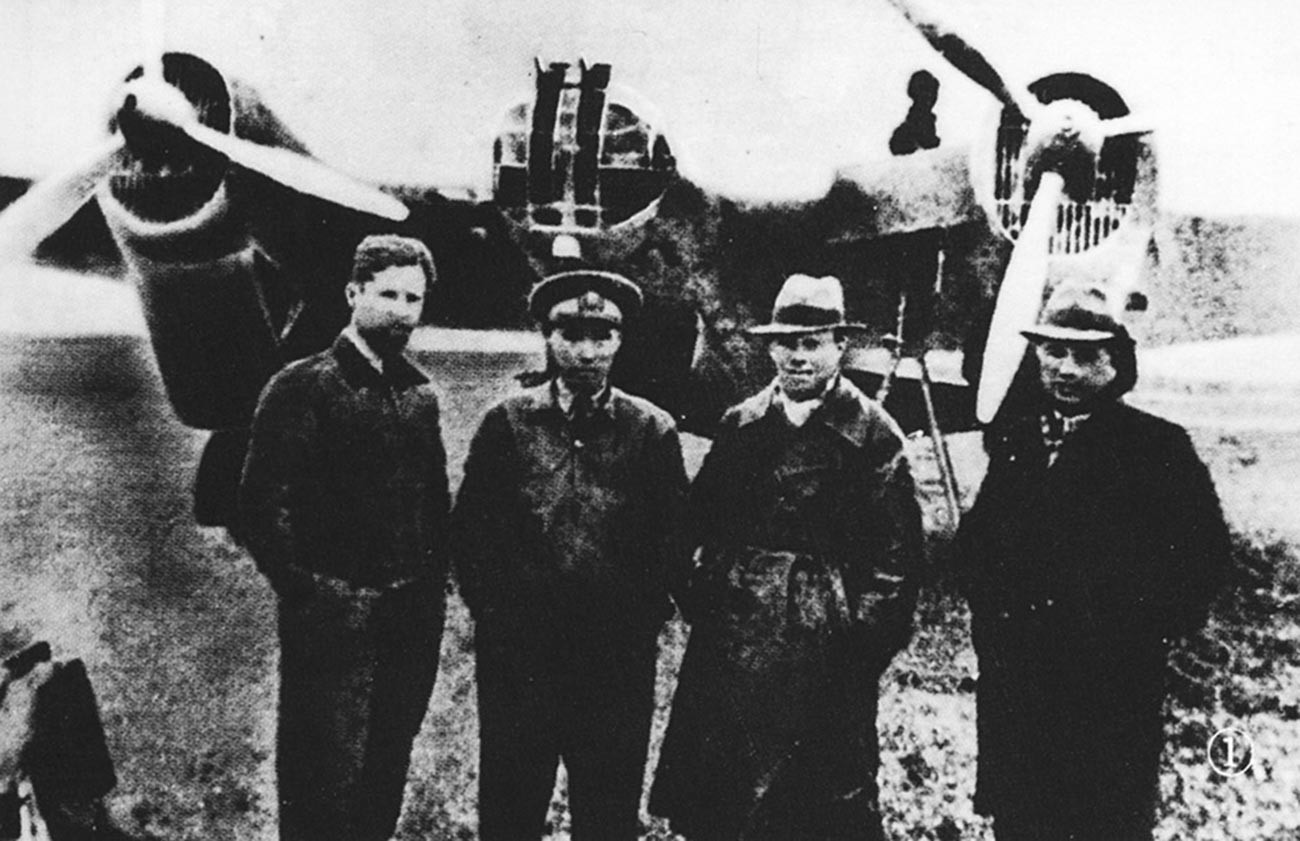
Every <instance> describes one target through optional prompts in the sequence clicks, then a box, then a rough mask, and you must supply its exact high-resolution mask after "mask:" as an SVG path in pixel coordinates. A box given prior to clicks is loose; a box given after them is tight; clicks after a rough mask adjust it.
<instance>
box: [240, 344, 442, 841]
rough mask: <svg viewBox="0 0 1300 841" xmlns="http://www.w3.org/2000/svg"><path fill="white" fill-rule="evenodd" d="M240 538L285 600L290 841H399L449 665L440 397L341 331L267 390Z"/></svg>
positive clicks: (282, 782)
mask: <svg viewBox="0 0 1300 841" xmlns="http://www.w3.org/2000/svg"><path fill="white" fill-rule="evenodd" d="M240 506H241V516H242V519H241V528H242V530H243V536H244V538H245V540H246V541H247V544H248V546H249V549H250V550H251V552H252V555H253V558H254V560H255V561H256V562H257V565H258V568H259V569H261V570H262V572H263V573H265V574H266V576H267V578H268V579H269V580H270V582H271V585H272V586H273V587H274V588H275V590H276V593H277V594H278V595H279V597H280V599H279V628H280V720H279V731H278V734H277V742H276V769H277V775H278V782H279V795H280V837H281V838H282V839H283V841H290V839H303V841H316V839H320V838H333V837H339V838H341V837H347V838H353V839H387V838H389V837H390V836H391V835H392V832H393V829H394V826H395V824H396V821H397V817H398V814H399V811H400V808H401V803H402V793H403V788H404V786H405V783H406V769H407V766H408V762H409V759H410V749H411V743H412V740H413V739H414V737H415V735H416V733H417V732H418V731H419V728H420V723H421V721H423V719H424V714H425V710H426V708H427V705H428V702H429V697H430V694H431V692H432V690H433V683H434V678H435V675H436V674H437V669H438V653H439V651H438V649H439V643H440V640H441V636H442V626H443V617H444V610H445V608H444V605H445V598H446V581H447V574H448V573H447V563H448V562H447V555H446V541H447V534H446V532H447V518H448V508H449V493H448V486H447V464H446V453H445V450H444V448H443V444H442V437H441V427H440V423H439V409H438V399H437V396H436V395H435V393H434V390H433V387H432V385H431V384H430V383H429V380H428V378H427V377H426V376H425V375H424V374H423V373H422V372H420V371H419V370H417V369H416V368H415V367H414V366H413V365H411V364H409V363H407V362H406V361H405V360H403V359H393V360H390V361H389V362H388V363H387V367H386V370H385V372H384V374H383V375H381V374H380V373H379V371H377V370H376V369H375V368H374V367H372V366H371V365H370V363H369V362H367V361H366V359H365V358H364V357H363V356H362V355H361V353H360V351H359V350H358V349H357V347H356V345H354V344H353V343H352V341H351V340H350V339H348V338H347V337H344V336H341V337H339V339H338V340H337V341H336V342H335V343H334V345H333V347H332V348H330V349H328V350H326V351H324V352H322V353H319V354H316V355H315V356H312V357H309V358H307V359H304V360H301V361H299V362H296V363H294V364H292V365H290V366H288V367H287V368H285V369H284V370H283V371H281V372H280V373H279V374H277V375H276V376H275V377H274V378H272V380H271V381H270V383H269V384H268V385H267V387H266V389H265V390H264V391H263V393H262V397H261V401H260V403H259V405H258V409H257V414H256V417H255V419H254V423H253V432H252V443H251V446H250V448H249V453H248V458H247V461H246V463H245V466H244V476H243V482H242V484H241V487H240Z"/></svg>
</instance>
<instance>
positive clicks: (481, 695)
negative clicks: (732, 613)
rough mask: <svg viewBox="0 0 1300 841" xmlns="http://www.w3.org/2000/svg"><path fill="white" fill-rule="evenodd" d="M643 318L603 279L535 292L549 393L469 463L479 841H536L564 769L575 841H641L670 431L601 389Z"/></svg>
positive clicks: (621, 287) (460, 518) (677, 484)
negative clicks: (629, 331)
mask: <svg viewBox="0 0 1300 841" xmlns="http://www.w3.org/2000/svg"><path fill="white" fill-rule="evenodd" d="M640 306H641V293H640V290H639V289H638V288H637V287H636V286H635V285H634V284H633V283H632V282H631V281H629V280H627V279H626V278H624V277H621V276H619V275H616V274H612V273H608V272H599V271H591V270H586V269H579V270H575V271H567V272H561V273H559V274H556V275H552V276H550V277H548V278H546V279H545V280H543V281H542V282H541V283H539V284H538V285H537V286H536V287H535V288H534V289H533V292H532V295H531V297H530V298H529V311H530V312H531V313H532V315H533V316H534V317H535V318H536V319H537V320H538V322H539V323H540V324H541V328H542V332H543V334H544V335H545V337H546V351H547V356H548V370H549V371H550V372H551V377H550V378H549V379H548V380H547V381H546V382H544V383H542V384H540V385H537V386H535V387H533V388H530V389H528V390H526V391H524V392H523V393H521V394H518V395H515V396H513V397H510V398H507V399H506V400H504V401H503V402H501V403H499V404H497V405H496V406H494V407H493V408H492V409H491V410H490V411H489V412H488V413H487V416H486V417H485V418H484V419H483V423H482V425H481V426H480V427H479V430H478V433H477V434H476V435H475V437H474V440H473V442H472V444H471V445H470V453H469V458H468V460H467V461H466V463H465V479H464V482H463V483H462V484H461V487H460V491H459V493H458V496H457V500H456V507H455V511H454V512H453V517H452V520H453V547H454V549H453V553H454V563H455V569H456V574H457V578H458V581H459V585H460V592H461V595H462V597H463V598H464V599H465V602H466V604H467V605H468V606H469V609H470V611H471V613H472V614H473V616H474V619H475V638H474V645H475V652H476V656H477V678H478V704H479V745H480V754H479V804H478V805H479V837H480V838H482V839H483V841H523V840H524V839H528V838H539V837H541V835H542V834H543V831H544V829H545V823H546V815H547V811H548V806H549V804H550V800H551V792H552V789H553V788H554V785H555V772H556V768H557V764H558V762H559V760H560V759H563V760H564V765H565V768H566V769H567V772H568V791H569V803H570V811H571V814H572V818H573V823H572V826H573V836H572V837H573V838H574V839H575V841H632V839H635V838H637V837H638V834H639V832H638V826H639V824H638V807H639V804H640V799H641V788H642V779H643V776H644V772H645V763H646V754H647V750H648V745H649V738H650V720H651V716H652V715H653V712H654V690H655V665H656V660H657V656H658V651H657V638H658V634H659V631H660V628H661V627H662V625H663V623H664V620H665V619H667V618H668V616H669V615H671V613H672V603H671V601H670V599H669V593H670V590H671V589H672V586H673V584H674V582H675V581H676V580H679V579H680V578H681V577H682V574H683V568H684V566H685V560H686V559H685V556H684V554H683V553H682V552H681V551H680V550H679V548H678V547H679V543H678V541H677V539H676V535H677V523H678V520H679V519H680V516H681V509H682V505H683V499H684V495H685V491H686V474H685V470H684V469H683V465H682V454H681V448H680V444H679V442H678V437H677V430H676V428H675V427H674V424H673V421H672V418H671V417H670V416H669V415H668V414H667V413H666V412H664V411H663V410H661V409H659V408H657V407H656V406H654V405H653V404H651V403H649V402H647V401H645V400H642V399H640V398H638V397H633V396H632V395H629V394H626V393H624V392H623V391H620V390H619V389H617V388H614V387H613V386H611V385H610V383H609V370H610V366H611V364H612V362H613V360H614V354H615V353H616V352H617V351H618V348H619V345H620V342H621V340H622V333H623V330H624V329H625V328H626V327H627V326H628V324H629V322H630V321H631V320H632V319H634V318H635V317H636V315H637V312H638V310H639V309H640Z"/></svg>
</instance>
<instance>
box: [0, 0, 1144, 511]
mask: <svg viewBox="0 0 1300 841" xmlns="http://www.w3.org/2000/svg"><path fill="white" fill-rule="evenodd" d="M890 3H891V4H892V5H893V6H894V7H895V9H896V10H897V13H898V14H899V15H900V16H901V19H903V20H906V21H907V22H908V23H910V24H911V25H912V27H914V29H915V31H916V32H918V33H919V34H920V36H921V37H922V39H923V40H924V42H927V43H928V44H929V45H930V46H931V47H933V49H934V50H936V51H937V52H938V53H939V54H940V55H942V56H943V58H944V59H945V60H947V61H948V62H949V63H950V64H951V65H952V66H953V67H955V68H956V69H957V70H958V71H960V72H961V73H962V74H964V75H965V76H966V77H968V78H969V79H971V80H972V81H974V82H975V83H976V84H978V85H979V86H980V87H983V88H984V89H986V90H987V91H988V92H989V93H990V94H992V96H993V101H992V103H991V105H992V109H991V113H990V115H989V117H988V120H987V125H986V126H985V128H984V131H983V133H982V142H979V143H977V144H976V145H975V146H974V147H973V148H972V149H966V148H960V147H958V146H956V145H954V144H952V143H951V142H949V141H947V140H946V139H945V138H943V137H941V136H940V135H939V133H938V132H937V131H936V122H935V116H934V109H935V106H936V103H937V102H938V101H940V99H941V98H942V96H943V92H942V91H941V90H939V86H938V82H937V80H936V79H935V77H934V76H933V75H932V74H930V73H928V72H927V71H925V70H923V69H919V70H918V71H917V72H915V73H914V74H913V75H912V77H911V79H910V80H909V82H908V83H907V86H906V91H900V92H899V95H900V96H901V95H903V94H904V93H905V94H906V95H907V96H908V97H909V98H910V101H911V107H910V108H909V110H908V113H907V116H906V117H905V118H904V119H903V120H901V121H900V122H899V123H898V124H897V125H896V126H894V127H893V131H892V133H891V137H890V143H889V148H890V153H891V154H889V155H887V156H882V157H880V158H879V159H878V160H876V161H874V162H872V163H869V164H862V165H856V166H851V167H844V168H841V169H839V170H838V171H837V172H836V173H835V174H834V177H833V179H832V180H831V182H830V185H829V187H828V188H827V189H825V190H824V191H823V192H822V193H821V194H820V195H816V196H812V197H807V198H803V199H801V200H798V201H755V200H752V199H751V200H747V199H742V198H734V197H727V196H724V195H720V194H718V193H716V192H712V191H708V190H705V189H703V188H701V187H699V186H697V185H696V184H694V183H692V181H691V180H690V179H688V178H687V177H685V176H684V175H683V174H682V173H681V172H680V171H679V167H678V160H677V157H676V155H677V153H678V150H677V149H675V148H674V146H673V145H672V139H671V138H670V137H669V136H668V134H667V133H666V132H665V131H664V130H663V123H662V121H661V119H660V118H659V117H658V115H657V114H656V112H655V109H654V107H653V106H652V105H651V104H649V103H647V102H645V101H643V100H642V99H640V98H639V97H638V96H636V95H635V94H633V93H632V92H631V91H629V90H627V89H624V88H622V87H620V85H619V82H618V80H617V79H616V78H615V75H614V74H615V71H614V69H613V68H612V67H611V65H609V64H605V63H591V64H587V63H586V62H585V61H581V60H578V61H574V62H572V63H569V62H559V63H551V64H542V63H540V62H539V63H538V64H537V65H536V68H535V90H534V91H533V92H532V93H531V94H530V95H528V96H526V97H524V98H523V99H522V100H521V101H520V102H519V103H518V104H517V105H515V106H513V107H511V108H509V109H508V111H507V113H506V115H505V119H504V122H503V125H502V128H501V130H500V132H499V133H498V136H497V137H496V140H495V143H494V147H493V149H492V163H493V196H492V199H491V200H489V201H476V200H475V199H474V198H473V197H458V196H445V195H440V194H437V193H435V192H431V191H426V192H423V193H421V192H419V191H413V190H407V191H402V190H394V189H389V190H380V189H377V188H375V187H372V186H368V185H366V184H363V183H361V182H359V181H356V180H354V179H351V178H349V177H346V176H343V175H341V174H339V173H338V172H336V171H334V170H332V169H330V168H328V167H326V166H325V165H324V164H322V163H320V162H319V161H317V160H316V159H314V158H312V157H310V156H309V155H308V154H307V150H306V148H305V146H304V144H302V143H301V142H300V141H299V140H298V139H297V138H296V137H295V136H294V135H293V134H292V133H291V132H290V131H289V130H288V128H287V127H286V126H285V125H283V124H282V123H281V122H280V121H279V120H278V119H277V118H276V117H275V115H274V114H273V113H272V112H271V110H270V109H269V108H268V107H267V106H266V105H265V104H264V103H263V102H262V101H261V100H260V98H259V97H258V95H257V94H256V92H255V91H253V90H252V89H251V88H250V87H248V86H247V85H246V84H243V83H241V82H239V81H237V80H234V79H230V78H227V77H226V76H224V75H223V74H222V73H221V72H220V71H219V70H218V69H217V68H215V67H214V66H213V65H212V64H210V63H209V62H207V61H205V60H204V59H202V58H199V57H198V56H196V55H192V54H188V53H182V52H164V51H162V50H161V49H159V50H157V52H156V53H155V54H154V55H152V56H150V57H148V58H146V60H145V61H144V62H142V63H141V65H140V66H138V67H136V68H135V69H134V70H132V71H131V72H130V73H128V74H127V75H126V76H125V77H124V79H123V82H122V85H121V88H120V92H119V94H118V95H117V98H116V100H115V105H114V108H113V113H112V115H111V117H110V120H109V125H108V128H109V138H108V140H106V141H105V142H104V144H103V145H102V146H101V147H100V148H98V149H96V150H94V151H93V153H92V154H90V155H88V156H87V158H86V159H85V160H83V161H80V162H77V163H74V164H73V165H71V166H68V167H66V168H64V169H63V170H62V171H60V172H58V173H56V174H54V175H52V176H50V177H47V178H46V179H44V180H41V181H39V182H37V183H36V184H34V185H33V186H32V187H31V189H30V190H28V191H27V192H26V193H25V194H24V195H23V196H22V197H20V198H19V199H17V200H16V201H14V202H13V203H12V204H11V205H10V206H9V208H8V209H7V210H5V211H4V213H3V214H0V257H3V258H6V259H16V258H18V259H25V258H29V257H30V256H31V255H32V254H35V253H37V252H38V251H39V250H40V249H41V248H42V245H41V244H42V242H44V241H46V240H47V238H49V237H50V236H51V235H52V234H55V233H56V232H57V231H58V230H59V229H60V228H61V227H63V226H65V224H67V223H68V222H69V220H75V219H80V220H81V222H80V223H78V222H76V221H74V223H73V224H74V225H75V224H81V225H83V226H85V225H93V224H95V222H94V212H95V210H94V208H96V207H97V210H98V213H99V214H101V215H102V218H103V220H104V222H106V223H107V228H108V230H109V231H110V232H111V235H112V240H113V242H114V243H115V245H116V247H117V249H118V251H120V253H121V256H122V260H123V262H124V264H125V267H126V269H127V273H128V274H129V275H130V276H131V277H132V278H133V279H134V281H135V283H136V286H137V288H138V289H139V292H140V298H141V301H142V303H143V310H144V314H145V321H146V324H147V327H148V333H149V336H150V338H151V341H152V345H153V350H154V354H155V356H156V359H157V362H158V367H159V370H160V372H161V374H162V378H163V383H164V385H165V388H166V391H167V395H168V398H169V400H170V401H171V404H172V406H173V408H174V409H175V411H176V414H177V416H178V417H179V418H180V420H181V421H182V422H184V423H186V424H187V425H190V426H193V427H196V428H200V429H210V430H213V436H212V439H211V441H210V443H209V446H208V449H207V451H206V452H205V456H204V461H203V464H202V465H201V468H200V476H199V479H198V483H197V488H198V499H197V506H196V511H197V513H198V516H199V519H200V521H201V522H207V523H212V524H218V523H223V522H225V521H226V520H227V518H228V517H229V515H230V512H231V508H230V500H231V498H232V495H233V486H234V481H235V478H236V477H237V472H238V465H239V463H240V462H241V460H242V455H243V448H244V445H245V440H246V433H247V427H248V424H249V421H250V419H251V415H252V411H253V408H254V406H255V402H256V398H257V395H258V393H259V391H260V390H261V388H262V386H263V385H264V384H265V382H266V380H267V379H268V378H269V377H270V376H271V374H272V373H273V372H274V371H275V370H277V369H278V368H279V367H280V366H281V365H282V364H284V363H285V362H287V361H289V360H291V359H294V358H298V357H301V356H304V355H307V354H309V353H312V352H315V351H317V350H319V349H321V348H323V347H325V346H326V345H327V343H328V342H329V341H330V340H331V339H332V338H333V336H334V335H336V333H337V331H338V330H339V328H340V327H341V326H342V324H343V323H344V321H345V319H346V309H345V307H344V305H343V300H344V299H343V295H342V294H341V287H342V286H343V284H344V283H345V282H346V278H347V273H348V268H349V266H350V255H351V253H352V250H353V248H354V247H355V245H356V243H357V242H358V241H359V240H360V238H361V237H362V236H364V235H365V234H367V233H371V232H376V231H382V230H397V231H400V232H403V233H407V234H411V235H415V236H419V237H421V238H423V239H424V240H425V241H427V242H428V243H429V245H430V247H431V249H432V250H433V252H434V255H435V259H436V262H437V265H438V270H439V275H440V279H439V284H438V286H437V288H436V289H435V292H434V294H433V295H432V296H431V302H432V305H433V306H432V307H431V309H432V310H433V314H432V315H433V319H434V320H435V321H438V322H440V323H444V324H453V325H457V326H523V325H524V324H525V323H526V319H525V316H524V307H523V299H524V295H525V293H526V291H527V289H528V287H529V285H530V284H531V283H532V282H533V281H534V280H535V279H536V278H537V277H539V276H541V275H542V274H544V273H546V272H548V271H551V270H554V269H556V268H560V267H563V266H566V265H571V264H572V261H574V260H576V259H581V260H583V261H585V262H587V263H590V264H595V265H599V266H602V267H605V268H610V269H613V270H617V271H622V272H624V273H626V274H628V275H629V276H630V277H633V278H635V279H636V280H637V281H638V282H640V283H641V284H642V286H643V288H644V289H645V291H646V295H647V299H648V306H647V309H646V313H645V316H644V320H643V323H642V324H641V325H640V326H639V328H638V329H637V330H636V331H633V332H631V333H630V334H629V337H628V339H627V341H626V342H625V347H624V352H623V354H622V356H621V358H620V359H619V361H618V363H617V366H616V371H615V376H616V378H617V379H618V380H619V381H620V382H621V383H623V384H624V385H625V386H626V387H628V388H629V389H630V390H633V391H637V392H640V393H642V394H645V395H646V396H648V397H650V398H651V399H654V400H656V401H657V402H659V403H661V404H662V405H664V406H666V407H668V408H669V409H670V410H672V411H674V412H675V413H676V414H677V415H678V416H679V417H681V418H683V422H684V424H685V425H686V426H687V428H690V429H699V430H705V431H707V429H708V427H709V425H710V423H711V422H712V420H713V418H715V417H716V414H717V412H719V411H720V410H721V409H722V408H724V407H725V406H726V405H728V404H729V403H731V402H733V401H734V400H735V399H737V398H738V397H740V396H741V395H742V394H743V393H745V392H747V391H749V390H751V389H752V388H754V387H756V385H757V384H758V383H760V382H762V381H763V380H765V379H766V378H767V376H769V373H770V372H769V370H768V369H767V368H766V367H765V365H766V360H765V354H764V352H763V349H762V348H755V347H754V346H752V345H751V344H750V343H748V342H746V341H744V340H743V336H742V333H741V331H743V329H744V328H745V327H746V326H748V325H750V324H753V323H757V322H761V321H764V320H766V317H767V312H768V307H769V306H770V302H771V300H772V298H773V296H774V295H775V292H776V290H777V288H778V287H779V285H780V283H781V281H782V280H783V279H784V277H785V276H786V275H788V274H790V273H792V272H796V271H799V272H805V273H814V274H819V273H833V274H836V275H837V276H839V277H840V278H841V279H842V280H843V281H844V283H845V287H846V293H847V297H848V305H849V309H850V316H851V317H852V318H853V319H855V320H858V321H863V322H866V323H867V324H869V325H870V326H871V328H872V332H871V334H870V336H869V338H868V340H867V341H866V342H865V343H864V344H863V345H861V346H859V347H856V348H855V349H854V352H853V354H852V357H851V365H850V367H851V369H852V374H853V376H854V378H855V379H857V380H858V381H859V382H861V383H863V384H865V385H867V387H868V388H869V389H871V390H872V391H873V392H874V393H877V394H878V395H880V396H881V397H882V399H886V400H887V405H888V406H889V407H890V408H891V409H892V410H893V411H894V412H895V414H896V415H897V416H898V417H899V418H900V420H901V421H902V423H903V424H904V425H905V426H906V427H909V428H912V429H917V428H925V429H928V431H929V432H930V433H931V435H932V437H933V439H934V441H935V444H936V447H938V446H939V445H940V440H941V432H945V431H952V430H955V429H961V428H970V427H971V426H972V425H973V424H974V422H975V420H976V418H975V416H976V415H978V419H979V420H980V421H983V422H988V421H989V420H991V419H992V417H993V416H994V415H995V414H996V412H997V411H998V409H999V406H1000V405H1001V404H1002V400H1003V397H1004V396H1005V394H1006V393H1007V391H1008V389H1009V388H1010V387H1011V382H1012V378H1013V377H1014V375H1015V373H1016V370H1017V367H1018V366H1019V364H1020V361H1021V357H1022V356H1023V351H1024V346H1023V344H1022V343H1019V335H1018V331H1019V329H1020V327H1021V326H1025V325H1027V324H1028V323H1030V322H1032V320H1033V318H1034V317H1035V316H1036V314H1037V310H1038V308H1039V306H1040V304H1041V301H1042V299H1043V296H1044V290H1045V288H1046V286H1047V285H1050V284H1055V283H1060V282H1071V281H1075V280H1099V281H1105V282H1111V283H1117V284H1119V286H1120V288H1119V289H1118V290H1116V291H1117V294H1116V295H1115V296H1113V297H1115V299H1116V300H1118V301H1121V302H1123V303H1124V304H1126V305H1131V306H1134V307H1141V305H1142V301H1143V294H1142V286H1143V282H1144V277H1145V275H1146V273H1147V272H1148V270H1149V269H1150V267H1151V261H1152V260H1153V259H1154V257H1153V254H1154V250H1153V248H1152V232H1153V226H1154V224H1155V212H1156V201H1155V198H1156V178H1155V173H1156V166H1155V151H1154V147H1153V145H1152V143H1151V133H1150V126H1149V125H1147V124H1145V123H1143V122H1140V121H1139V120H1138V119H1137V118H1135V117H1134V115H1133V114H1132V113H1131V112H1130V107H1129V105H1128V103H1127V102H1126V101H1125V99H1124V98H1123V96H1122V95H1121V93H1120V92H1119V91H1117V90H1116V89H1114V88H1112V87H1111V86H1110V85H1109V84H1107V82H1106V81H1105V80H1102V79H1098V78H1094V77H1093V76H1090V75H1087V74H1084V73H1077V72H1061V73H1053V74H1049V75H1045V76H1042V77H1041V78H1038V79H1037V80H1035V81H1034V82H1032V83H1031V84H1029V85H1028V87H1027V88H1025V89H1019V88H1017V87H1015V86H1012V85H1009V84H1008V83H1007V82H1006V81H1004V79H1003V77H1002V76H1001V75H1000V74H999V73H998V71H997V70H995V69H994V67H995V63H994V62H993V61H990V60H989V59H988V58H986V57H985V56H984V55H983V54H982V53H981V52H979V51H978V50H977V49H976V48H975V46H973V45H972V44H971V43H970V42H969V41H967V40H966V39H964V38H963V37H962V36H961V35H959V34H958V33H957V32H956V31H954V29H953V28H952V27H951V26H949V25H948V24H946V23H945V22H944V21H943V20H942V19H940V18H939V17H937V16H935V15H934V14H933V13H931V12H928V11H926V10H925V9H924V8H922V7H921V6H919V5H917V4H916V3H915V2H914V0H890ZM717 95H718V96H725V95H726V90H725V89H723V90H720V91H718V92H717ZM1139 116H1140V115H1139ZM484 154H485V155H486V154H487V150H486V149H485V150H484ZM399 199H400V200H399ZM92 200H93V201H92ZM87 218H89V219H90V221H86V220H87ZM46 247H48V246H46ZM990 324H991V326H990ZM934 348H948V349H959V350H963V351H965V355H964V361H963V362H962V363H961V364H960V365H959V366H951V367H952V368H953V369H954V370H950V371H948V372H947V373H944V372H941V371H936V372H935V374H934V376H932V375H931V370H930V367H929V364H928V362H927V360H928V359H929V358H930V357H929V356H928V355H927V353H926V352H927V351H929V350H931V349H934ZM968 385H969V386H977V387H978V395H976V394H975V393H973V392H974V391H975V389H973V388H970V387H968ZM940 462H941V463H942V462H943V459H940ZM948 479H949V493H950V498H951V499H954V500H955V492H954V490H953V488H952V487H951V477H948ZM954 505H955V502H954Z"/></svg>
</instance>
